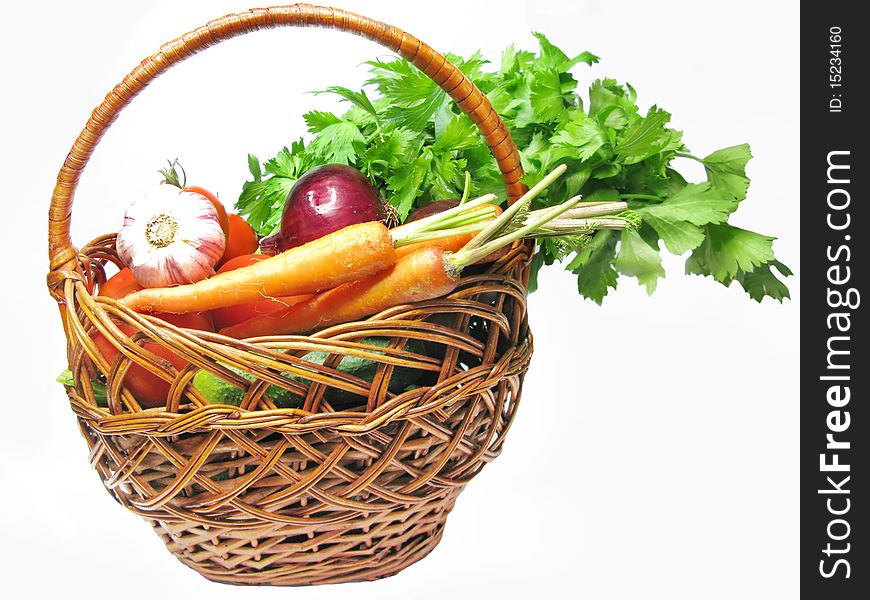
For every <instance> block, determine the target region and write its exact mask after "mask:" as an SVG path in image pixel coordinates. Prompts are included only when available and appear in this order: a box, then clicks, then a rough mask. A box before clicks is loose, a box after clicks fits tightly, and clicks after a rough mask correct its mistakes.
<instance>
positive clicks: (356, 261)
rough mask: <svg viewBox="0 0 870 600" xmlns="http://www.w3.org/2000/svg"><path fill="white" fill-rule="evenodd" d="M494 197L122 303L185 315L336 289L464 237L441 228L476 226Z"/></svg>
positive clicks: (333, 238) (359, 227) (351, 233)
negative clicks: (429, 246) (431, 244)
mask: <svg viewBox="0 0 870 600" xmlns="http://www.w3.org/2000/svg"><path fill="white" fill-rule="evenodd" d="M493 198H495V196H494V195H493V194H487V195H486V196H481V197H480V198H477V199H475V200H472V201H470V202H467V203H466V204H465V205H463V206H459V207H456V208H455V209H452V210H449V211H445V212H443V213H441V214H438V215H433V216H432V217H429V218H428V219H420V220H419V221H416V222H414V223H409V224H406V225H403V226H401V227H397V228H395V229H393V230H392V231H391V230H389V229H387V228H386V226H385V225H384V224H383V223H380V222H378V221H370V222H367V223H358V224H356V225H350V226H348V227H345V228H344V229H340V230H338V231H335V232H333V233H330V234H327V235H325V236H323V237H321V238H318V239H316V240H313V241H311V242H308V243H307V244H303V245H302V246H297V247H295V248H291V249H289V250H287V251H285V252H282V253H281V254H278V255H276V256H272V257H269V258H267V259H265V260H263V261H260V262H258V263H256V264H253V265H249V266H247V267H242V268H240V269H236V270H234V271H231V272H227V273H218V274H217V275H215V276H214V277H211V278H208V279H204V280H202V281H198V282H196V283H192V284H188V285H180V286H176V287H171V288H148V289H144V290H142V291H139V292H135V293H133V294H130V295H129V296H127V297H126V298H124V299H123V300H122V302H123V303H124V304H126V305H127V306H129V307H130V308H132V309H133V310H136V311H160V312H168V313H185V312H195V311H202V310H214V309H217V308H224V307H227V306H233V305H236V304H241V303H244V302H252V301H255V300H262V299H263V298H264V297H272V296H298V295H302V294H311V293H316V292H320V291H323V290H328V289H332V288H334V287H336V286H338V285H341V284H342V283H345V282H347V281H353V280H355V279H359V278H361V277H365V276H366V275H369V274H371V273H376V272H378V271H381V270H383V269H385V268H387V267H388V266H390V265H392V264H393V263H395V262H396V258H397V257H396V250H395V248H396V246H403V245H406V244H412V243H415V242H417V241H420V240H424V239H426V240H428V239H432V238H436V237H439V236H450V235H452V234H454V233H459V232H460V231H461V232H462V233H465V230H464V229H460V230H457V229H456V228H454V229H447V230H444V232H443V233H442V230H441V229H440V228H441V227H450V226H453V225H463V226H465V227H466V229H467V228H469V227H471V228H474V224H475V223H479V222H480V221H483V220H485V219H486V218H487V217H488V216H489V215H490V214H491V213H493V212H494V208H495V207H492V205H486V203H487V202H489V201H491V200H492V199H493ZM484 205H486V206H484ZM478 229H479V226H478ZM476 230H477V229H475V231H476Z"/></svg>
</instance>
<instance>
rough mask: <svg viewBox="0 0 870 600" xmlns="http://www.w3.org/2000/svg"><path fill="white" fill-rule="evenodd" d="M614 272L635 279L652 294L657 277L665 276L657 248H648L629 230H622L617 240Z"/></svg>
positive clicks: (637, 234)
mask: <svg viewBox="0 0 870 600" xmlns="http://www.w3.org/2000/svg"><path fill="white" fill-rule="evenodd" d="M614 266H615V267H616V270H617V271H619V272H620V273H622V274H623V275H629V276H631V277H636V278H637V280H638V282H639V283H640V284H641V285H643V286H644V287H646V292H647V294H652V293H653V292H654V291H655V289H656V285H657V283H658V279H659V277H664V276H665V270H664V269H663V268H662V259H661V257H660V256H659V250H658V248H653V247H652V246H650V245H649V244H648V243H647V242H646V241H644V239H643V238H642V237H641V236H640V234H639V233H638V232H636V231H633V230H631V229H626V230H623V232H622V234H621V235H620V240H619V254H618V255H617V256H616V262H615V263H614Z"/></svg>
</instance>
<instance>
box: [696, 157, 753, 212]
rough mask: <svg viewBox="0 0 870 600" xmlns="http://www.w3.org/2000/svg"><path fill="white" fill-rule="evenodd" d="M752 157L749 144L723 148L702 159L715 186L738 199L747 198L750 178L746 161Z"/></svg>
mask: <svg viewBox="0 0 870 600" xmlns="http://www.w3.org/2000/svg"><path fill="white" fill-rule="evenodd" d="M750 158H752V152H751V151H750V150H749V144H740V145H739V146H731V147H730V148H723V149H722V150H717V151H716V152H714V153H712V154H710V155H709V156H707V157H706V158H703V159H701V162H702V163H704V168H705V169H706V170H707V177H709V179H710V183H712V184H713V185H714V186H715V187H717V188H720V189H722V190H725V191H726V192H728V193H729V194H730V195H731V196H732V197H734V198H736V199H737V200H743V199H744V198H746V190H747V188H748V187H749V178H748V177H747V176H746V163H747V162H749V159H750Z"/></svg>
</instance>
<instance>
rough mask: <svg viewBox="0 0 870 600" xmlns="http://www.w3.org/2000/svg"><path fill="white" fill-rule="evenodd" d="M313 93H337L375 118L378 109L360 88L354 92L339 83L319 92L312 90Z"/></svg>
mask: <svg viewBox="0 0 870 600" xmlns="http://www.w3.org/2000/svg"><path fill="white" fill-rule="evenodd" d="M314 93H315V94H337V95H339V96H341V97H342V98H344V99H345V100H347V101H348V102H350V103H352V104H353V105H355V106H358V107H359V108H361V109H363V110H364V111H366V112H367V113H369V114H370V115H372V116H373V117H375V118H376V119H377V117H378V111H376V110H375V107H374V105H372V102H371V100H369V97H368V96H367V95H366V91H365V90H360V91H358V92H354V91H353V90H349V89H348V88H346V87H341V86H340V85H333V86H330V87H328V88H326V89H325V90H321V91H319V92H314Z"/></svg>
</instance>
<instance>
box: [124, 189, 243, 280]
mask: <svg viewBox="0 0 870 600" xmlns="http://www.w3.org/2000/svg"><path fill="white" fill-rule="evenodd" d="M225 246H226V238H225V237H224V232H223V230H222V229H221V226H220V222H219V221H218V213H217V209H215V207H214V205H213V204H212V203H211V201H209V200H208V199H207V198H206V197H205V196H202V195H200V194H197V193H194V192H185V191H182V190H180V189H178V188H177V187H175V186H171V185H160V186H158V187H155V188H154V189H152V190H149V192H148V193H147V194H146V195H145V197H144V198H143V199H141V200H137V201H135V202H133V203H132V204H131V205H130V206H129V207H128V208H127V212H126V213H125V214H124V225H123V226H122V227H121V230H120V231H118V236H117V241H116V245H115V247H116V249H117V251H118V258H120V259H121V262H123V263H124V264H125V265H126V266H128V267H130V269H131V270H132V271H133V276H134V277H135V278H136V281H138V282H139V285H141V286H143V287H165V286H170V285H180V284H185V283H194V282H197V281H200V280H202V279H205V278H206V277H208V276H210V275H212V274H213V273H214V265H215V263H217V261H219V260H220V258H221V257H222V256H223V253H224V247H225Z"/></svg>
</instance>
